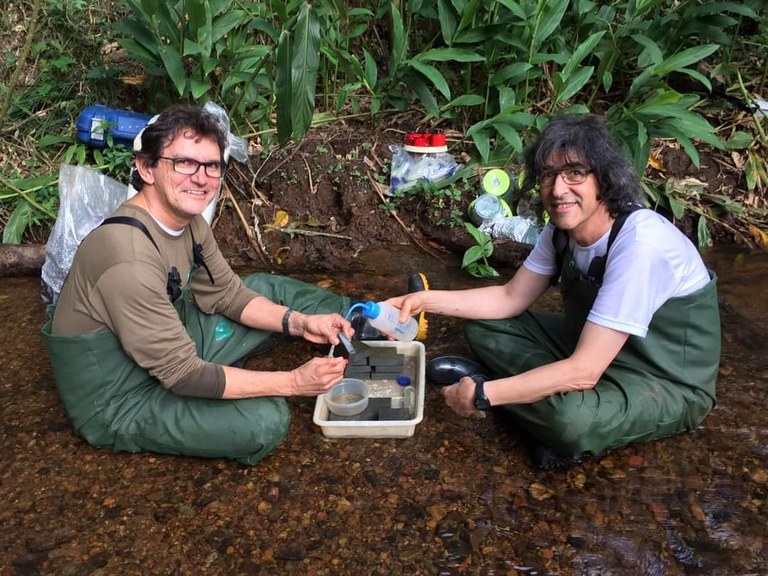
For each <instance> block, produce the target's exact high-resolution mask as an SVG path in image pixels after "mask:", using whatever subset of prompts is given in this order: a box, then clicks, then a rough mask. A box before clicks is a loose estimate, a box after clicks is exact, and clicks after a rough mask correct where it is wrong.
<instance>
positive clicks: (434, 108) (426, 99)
mask: <svg viewBox="0 0 768 576" xmlns="http://www.w3.org/2000/svg"><path fill="white" fill-rule="evenodd" d="M403 83H404V84H405V85H406V86H408V88H410V89H411V90H412V91H413V93H414V94H416V97H417V98H418V99H419V101H420V102H421V105H422V106H424V108H426V110H427V112H429V113H430V114H431V115H432V116H434V117H435V118H439V117H440V108H439V106H438V105H437V100H435V97H434V96H433V95H432V92H430V91H429V88H428V87H427V85H426V84H425V83H424V81H423V80H422V79H421V77H420V76H416V75H415V74H408V75H407V76H406V77H405V78H403Z"/></svg>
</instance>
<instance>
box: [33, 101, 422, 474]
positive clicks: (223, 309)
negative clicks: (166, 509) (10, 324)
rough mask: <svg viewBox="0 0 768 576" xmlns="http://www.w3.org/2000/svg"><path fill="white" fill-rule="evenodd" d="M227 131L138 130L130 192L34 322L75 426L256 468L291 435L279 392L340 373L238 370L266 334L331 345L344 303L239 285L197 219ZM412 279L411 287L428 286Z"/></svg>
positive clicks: (321, 362)
mask: <svg viewBox="0 0 768 576" xmlns="http://www.w3.org/2000/svg"><path fill="white" fill-rule="evenodd" d="M225 147H226V134H225V133H224V131H223V130H222V127H221V125H220V124H219V122H218V120H217V119H216V118H215V117H214V115H212V114H210V113H208V112H207V111H205V110H203V109H201V108H198V107H192V106H176V107H173V108H170V109H168V110H167V111H165V112H163V113H162V114H160V115H159V116H158V117H157V118H156V119H154V120H153V121H151V122H150V124H149V125H148V126H147V127H146V128H145V129H144V131H143V132H142V133H141V134H140V135H139V136H138V137H137V142H136V144H135V146H134V151H135V171H134V173H133V177H132V182H131V183H132V185H133V186H134V188H135V189H136V190H137V191H138V192H137V194H136V195H135V196H133V197H132V198H131V199H129V200H128V201H127V202H125V203H124V204H123V205H122V206H120V207H119V208H118V209H117V210H116V211H115V213H114V214H112V215H111V216H110V217H109V218H107V219H106V220H105V221H104V223H103V224H102V225H101V226H99V227H97V228H96V229H95V230H94V231H92V232H91V233H90V234H89V235H88V236H87V237H86V238H85V239H84V240H83V242H82V243H81V245H80V247H79V248H78V251H77V253H76V255H75V258H74V261H73V264H72V268H71V270H70V272H69V275H68V277H67V280H66V282H65V283H64V286H63V287H62V291H61V295H60V296H59V299H58V302H57V304H56V309H55V312H54V314H53V317H52V319H51V321H50V322H49V323H48V324H46V326H45V327H44V328H43V334H44V337H45V341H46V346H47V348H48V353H49V356H50V360H51V366H52V368H53V373H54V377H55V379H56V384H57V387H58V390H59V393H60V396H61V398H62V401H63V403H64V406H65V408H66V410H67V413H68V415H69V417H70V420H71V421H72V423H73V425H74V427H75V430H76V431H77V432H78V433H79V434H80V435H81V436H83V437H84V438H85V439H86V440H87V441H88V442H89V443H91V444H93V445H95V446H103V447H107V448H110V449H113V450H116V451H129V452H139V451H152V452H159V453H167V454H179V455H187V456H201V457H229V458H233V459H235V460H237V461H239V462H242V463H244V464H249V465H251V464H256V463H257V462H259V461H260V460H261V459H262V458H263V457H264V456H265V455H266V454H267V453H269V452H270V451H271V450H272V449H274V448H275V447H276V446H277V445H278V444H279V443H280V441H281V440H282V439H283V437H284V436H285V434H286V433H287V431H288V425H289V422H290V412H289V409H288V405H287V403H286V401H285V399H284V398H283V397H285V396H316V395H318V394H322V393H324V392H326V391H327V390H328V389H329V388H330V387H331V386H332V385H333V384H335V383H336V382H338V381H339V380H341V379H342V377H343V374H344V369H345V365H346V361H345V360H344V358H342V357H322V358H321V357H318V358H312V359H311V360H309V361H308V362H306V363H305V364H303V365H301V366H299V367H297V368H291V367H289V366H286V368H285V370H283V371H275V372H264V371H255V370H246V369H244V368H242V365H243V364H244V362H245V359H247V358H248V357H249V356H252V355H255V354H257V353H259V352H262V351H265V350H266V348H267V347H269V344H270V339H271V336H272V335H273V334H274V333H283V334H285V335H290V336H299V337H303V338H305V339H306V340H308V341H310V342H314V343H318V344H338V343H339V336H340V335H342V334H343V335H344V336H346V337H349V338H351V337H353V335H354V330H353V328H352V325H351V324H350V322H349V321H348V320H347V319H345V318H344V317H343V316H342V314H343V313H345V312H346V311H347V310H348V309H349V308H350V306H351V302H350V299H349V298H348V297H345V296H339V295H337V294H333V293H331V292H328V291H326V290H322V289H320V288H318V287H316V286H313V285H310V284H306V283H303V282H299V281H297V280H293V279H290V278H286V277H283V276H277V275H272V274H253V275H251V276H248V277H247V278H245V279H244V280H242V279H240V278H239V277H238V276H237V275H236V274H235V273H234V272H233V271H232V269H231V268H230V267H229V265H228V264H227V262H226V260H225V259H224V257H223V256H222V254H221V252H220V251H219V248H218V246H217V244H216V241H215V239H214V237H213V234H212V232H211V229H210V227H209V226H208V224H207V222H206V221H205V219H204V218H203V217H202V216H201V214H202V213H203V211H204V210H205V208H206V207H207V206H208V205H209V204H210V203H211V202H212V201H213V200H214V197H215V195H216V193H217V191H218V189H219V184H220V181H221V179H222V178H223V177H224V172H225V164H224V156H223V151H224V150H225ZM414 276H416V277H418V278H419V279H420V280H421V281H422V282H421V284H420V285H418V286H417V284H419V282H414V281H413V280H411V282H410V289H426V279H424V277H423V276H422V275H420V274H419V275H414Z"/></svg>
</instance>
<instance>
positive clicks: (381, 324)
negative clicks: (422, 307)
mask: <svg viewBox="0 0 768 576" xmlns="http://www.w3.org/2000/svg"><path fill="white" fill-rule="evenodd" d="M361 311H362V313H363V316H365V317H366V318H367V319H368V323H369V324H370V325H371V326H373V327H374V328H376V329H377V330H379V331H380V332H382V333H384V334H386V335H387V336H391V337H392V338H394V339H396V340H400V341H401V342H410V341H411V340H413V339H414V338H416V334H418V332H419V323H418V322H417V321H416V319H415V318H408V320H407V321H406V322H403V323H402V324H401V323H400V322H398V321H397V317H398V316H400V310H398V309H397V308H395V307H394V306H392V305H391V304H387V303H386V302H364V303H363V305H362V307H361Z"/></svg>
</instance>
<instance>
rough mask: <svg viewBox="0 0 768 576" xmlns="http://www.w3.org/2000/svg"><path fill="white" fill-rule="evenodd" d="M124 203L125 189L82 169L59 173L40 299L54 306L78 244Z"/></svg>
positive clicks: (98, 174)
mask: <svg viewBox="0 0 768 576" xmlns="http://www.w3.org/2000/svg"><path fill="white" fill-rule="evenodd" d="M127 199H128V187H127V186H126V185H125V184H121V183H120V182H118V181H117V180H113V179H112V178H109V177H108V176H105V175H104V174H101V173H100V172H98V171H96V170H92V169H90V168H86V167H84V166H69V165H63V166H62V167H61V170H60V171H59V213H58V216H57V217H56V222H55V223H54V224H53V228H52V229H51V234H50V236H49V237H48V243H47V244H46V246H45V261H44V262H43V267H42V270H41V276H42V282H43V289H42V298H43V302H45V303H46V304H56V301H57V300H58V298H59V293H60V292H61V287H62V286H63V284H64V280H65V279H66V277H67V273H68V272H69V269H70V267H71V266H72V260H73V259H74V257H75V252H76V251H77V247H78V246H79V245H80V242H82V241H83V238H85V237H86V236H87V235H88V233H89V232H90V231H91V230H93V229H94V228H96V227H97V226H98V225H99V224H101V223H102V222H103V221H104V219H105V218H106V217H107V216H109V215H110V214H111V213H112V212H114V211H115V210H116V209H117V207H118V206H120V204H122V203H123V202H125V200H127Z"/></svg>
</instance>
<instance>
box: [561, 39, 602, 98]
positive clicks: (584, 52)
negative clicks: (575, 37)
mask: <svg viewBox="0 0 768 576" xmlns="http://www.w3.org/2000/svg"><path fill="white" fill-rule="evenodd" d="M604 35H605V31H604V30H603V31H600V32H595V33H594V34H591V35H590V36H589V37H588V38H587V39H586V40H584V42H582V43H581V44H579V46H578V47H577V48H576V50H574V52H573V56H571V58H570V59H569V60H568V64H566V65H565V68H563V77H565V78H568V77H570V75H571V74H572V73H573V71H574V70H575V69H576V67H577V66H578V65H580V64H581V62H582V60H584V58H586V57H587V56H591V55H592V52H593V50H594V49H595V46H597V44H598V42H600V39H601V38H602V37H603V36H604ZM565 100H567V98H565Z"/></svg>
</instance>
